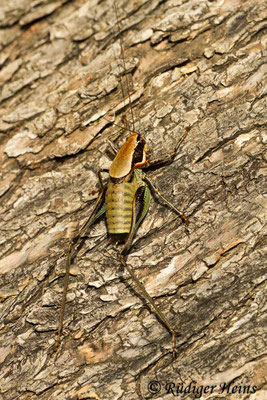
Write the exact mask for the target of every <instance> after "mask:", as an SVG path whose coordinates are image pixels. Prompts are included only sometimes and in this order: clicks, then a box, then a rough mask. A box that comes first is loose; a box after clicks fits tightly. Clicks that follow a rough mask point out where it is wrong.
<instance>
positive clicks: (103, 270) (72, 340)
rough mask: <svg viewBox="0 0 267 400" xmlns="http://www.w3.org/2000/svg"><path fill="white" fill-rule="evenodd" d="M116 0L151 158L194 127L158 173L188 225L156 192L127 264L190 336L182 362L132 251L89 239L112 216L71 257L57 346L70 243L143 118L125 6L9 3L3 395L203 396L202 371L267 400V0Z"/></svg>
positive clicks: (2, 20)
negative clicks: (127, 74)
mask: <svg viewBox="0 0 267 400" xmlns="http://www.w3.org/2000/svg"><path fill="white" fill-rule="evenodd" d="M264 3H265V4H264ZM117 7H118V12H119V19H120V20H121V23H122V30H123V31H124V33H123V36H124V46H125V49H126V61H127V69H129V70H130V71H131V73H132V75H133V87H132V99H133V101H134V114H135V117H136V120H137V122H136V127H135V129H136V130H137V131H139V132H140V133H141V134H142V135H143V136H144V137H145V138H146V140H147V142H148V144H149V147H150V149H151V155H150V158H151V159H153V158H157V157H160V156H164V155H166V154H169V153H171V152H172V151H173V150H174V149H175V148H176V146H177V144H178V143H179V140H180V138H181V137H182V135H183V134H184V132H186V131H187V129H188V128H190V130H189V131H188V134H187V136H186V138H185V139H184V141H183V142H182V143H181V145H180V147H179V149H178V151H177V154H176V157H175V159H174V161H173V162H172V163H171V164H170V165H163V166H162V167H161V168H159V169H157V170H153V171H150V173H149V176H150V178H151V180H152V181H153V182H154V184H155V185H157V187H158V188H159V189H160V190H161V192H162V193H163V194H164V195H165V196H166V197H167V198H168V199H169V200H170V201H172V202H173V203H174V204H175V205H176V206H177V207H178V208H180V209H182V210H183V211H184V212H185V214H186V215H187V216H188V217H189V218H190V225H189V227H188V230H187V229H186V227H185V226H184V225H183V224H182V223H181V221H180V219H179V218H177V217H176V216H175V215H174V214H173V213H172V212H171V211H169V210H168V209H166V208H164V207H163V206H162V205H160V204H159V203H157V202H153V203H152V205H151V207H150V211H149V213H148V215H147V218H146V220H145V222H144V223H143V224H142V226H141V228H140V229H139V232H138V235H137V238H136V241H135V246H134V247H133V248H132V252H131V255H130V256H129V259H128V262H129V264H130V265H131V266H132V268H133V269H134V270H135V272H136V274H137V275H138V276H139V278H140V280H142V282H143V283H144V285H145V287H146V289H147V291H148V292H149V293H150V294H151V296H153V297H154V299H155V301H156V303H157V304H158V307H159V308H160V309H161V310H162V311H163V312H164V313H165V315H166V316H167V317H168V319H169V320H170V322H171V324H172V325H173V327H175V329H176V330H177V332H179V335H178V336H177V351H178V357H177V359H176V360H175V361H173V360H172V356H171V354H170V335H169V333H168V331H166V329H165V328H164V326H162V325H161V324H160V323H159V321H158V320H157V319H156V317H155V316H154V314H152V313H151V312H150V311H149V309H148V308H147V306H146V305H145V302H144V300H143V299H142V298H141V297H140V296H139V295H138V294H137V292H136V290H135V287H134V285H133V284H132V283H131V281H130V279H129V278H128V275H127V273H126V272H125V271H123V270H122V268H121V266H120V264H119V262H118V260H117V255H116V251H115V250H114V249H112V248H111V247H110V246H108V245H107V243H104V244H102V245H101V246H100V247H99V248H97V249H93V250H92V251H89V249H90V248H92V246H93V243H94V241H95V240H96V239H97V238H98V237H99V235H102V234H103V233H104V232H105V230H106V227H105V224H104V223H103V222H102V223H100V224H99V225H97V226H96V227H95V228H94V229H93V231H92V232H91V233H90V235H91V236H93V239H88V240H86V242H85V244H84V246H83V247H82V249H81V250H80V252H79V254H78V255H77V257H76V259H75V262H74V264H73V266H72V270H71V272H72V276H71V280H70V287H69V292H68V303H67V310H66V314H65V325H64V337H63V341H62V344H61V346H60V349H59V351H58V353H57V354H56V355H55V354H52V355H51V348H52V346H53V344H54V341H55V330H56V328H57V325H58V314H59V304H60V300H61V293H62V286H63V273H64V269H65V261H66V252H67V249H68V244H69V240H70V239H71V238H73V237H74V235H75V232H76V231H77V229H78V228H79V226H81V224H82V223H83V222H84V221H85V220H86V219H87V217H88V215H89V213H90V210H91V209H92V207H93V201H94V200H95V198H96V196H97V191H98V189H99V184H98V179H97V171H98V169H99V168H107V167H108V166H109V163H110V158H109V157H108V152H109V150H110V148H109V145H108V139H110V140H112V141H115V143H116V145H117V146H120V145H121V143H122V142H123V141H124V140H125V137H127V135H128V133H127V132H125V131H123V130H122V129H120V127H118V126H116V125H115V124H117V125H119V126H122V125H123V122H122V121H121V119H122V118H121V117H122V115H123V113H124V112H125V111H127V115H128V112H129V107H127V106H125V103H123V101H122V95H121V90H120V87H119V86H120V85H119V71H120V69H119V66H118V63H119V62H118V54H119V51H120V50H119V35H118V28H117V27H116V15H115V12H114V8H113V6H112V1H100V0H88V1H86V0H75V1H66V0H54V1H53V0H51V1H48V0H43V1H41V0H18V1H10V0H1V5H0V26H1V29H0V46H1V54H0V63H1V71H0V82H1V86H2V88H1V93H0V99H1V109H0V118H1V120H0V130H1V144H0V157H1V166H2V168H1V182H0V195H1V204H0V212H1V221H0V223H1V238H0V243H1V260H0V273H1V291H0V294H1V300H2V303H1V339H0V340H1V344H0V346H1V347H0V362H1V371H0V384H1V389H0V390H1V394H0V399H1V400H7V399H8V400H10V399H39V400H40V399H42V400H44V399H62V400H63V399H64V400H65V399H101V400H109V399H113V400H114V399H127V400H133V399H139V398H140V399H141V398H144V399H149V398H153V399H172V398H174V397H177V398H184V399H189V398H195V397H200V392H199V395H198V394H197V393H196V392H195V393H193V386H194V385H193V384H191V388H188V389H187V391H189V389H191V390H190V393H187V394H185V393H183V394H181V393H178V392H177V388H180V390H181V389H182V386H181V385H180V386H178V384H179V383H183V384H184V388H185V386H186V385H189V384H190V382H192V381H195V382H196V383H195V385H196V386H197V388H198V389H199V391H200V390H201V389H200V387H201V385H203V386H206V387H207V385H217V386H216V387H215V388H214V391H213V393H212V389H211V388H208V389H206V391H207V392H206V394H204V393H203V394H202V398H205V399H218V398H220V399H226V398H227V399H228V398H229V399H231V400H233V399H239V400H240V399H251V400H255V399H256V400H259V399H262V400H263V399H266V398H267V390H266V376H267V358H266V329H265V328H266V275H267V274H266V268H265V266H264V262H263V260H264V256H263V252H264V241H263V237H264V236H263V231H264V197H263V181H264V180H263V174H264V133H265V130H266V127H264V123H265V122H266V118H265V114H266V107H265V92H266V80H265V81H264V73H266V68H265V65H264V52H265V51H266V50H265V49H266V36H264V19H266V2H265V1H264V0H250V1H244V0H221V1H219V0H218V1H208V0H202V1H200V0H170V1H160V0H151V1H148V0H147V1H145V0H138V1H130V0H127V1H118V2H117ZM114 55H116V57H115V56H114ZM109 121H111V122H109ZM265 138H266V136H265ZM151 381H157V382H158V383H157V382H156V383H155V382H154V383H152V384H150V383H149V382H151ZM172 382H173V384H174V385H176V386H173V385H169V384H170V383H172ZM223 383H225V384H229V383H231V385H230V386H229V387H228V390H227V389H225V390H223V387H222V386H220V385H222V384H223ZM166 385H167V386H166ZM235 385H236V386H237V389H235V388H234V386H235ZM244 385H247V387H244ZM264 385H265V386H264ZM248 386H250V387H248ZM253 386H254V388H253ZM255 388H256V389H255ZM171 389H172V391H173V392H172V391H171ZM168 391H169V393H168ZM243 392H245V393H243ZM254 392H255V393H254Z"/></svg>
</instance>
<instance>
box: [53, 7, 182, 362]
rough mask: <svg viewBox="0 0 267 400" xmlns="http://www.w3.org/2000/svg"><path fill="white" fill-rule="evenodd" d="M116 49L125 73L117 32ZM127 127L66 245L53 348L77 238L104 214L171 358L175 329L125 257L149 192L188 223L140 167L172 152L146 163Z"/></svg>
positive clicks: (142, 143)
mask: <svg viewBox="0 0 267 400" xmlns="http://www.w3.org/2000/svg"><path fill="white" fill-rule="evenodd" d="M114 9H115V13H116V18H117V26H118V30H119V31H120V25H119V19H118V12H117V8H116V5H115V4H114ZM120 52H121V59H122V62H123V65H124V72H125V71H126V68H125V57H124V50H123V43H122V38H121V35H120ZM125 78H126V86H127V92H128V100H129V106H130V110H131V114H132V120H133V127H134V119H133V107H132V103H131V96H130V91H129V86H130V85H129V81H128V77H127V74H126V73H125ZM127 130H128V131H130V132H131V134H130V136H129V137H128V139H127V140H126V142H125V143H124V144H123V145H122V147H121V148H120V150H119V151H118V152H117V155H116V157H115V159H114V160H113V162H112V164H111V166H110V169H109V179H108V182H107V184H105V185H103V184H102V179H100V183H101V186H102V189H101V192H100V194H99V196H98V199H97V201H96V203H95V206H94V208H93V211H92V213H91V215H90V217H89V218H88V220H87V221H86V223H85V224H84V225H83V227H82V228H81V230H80V232H79V234H78V236H77V237H76V238H74V239H73V240H72V241H71V243H70V245H69V250H68V256H67V262H66V273H65V280H64V290H63V296H62V303H61V309H60V318H59V326H58V332H57V339H56V344H55V347H54V350H57V349H58V347H59V344H60V340H61V334H62V330H63V319H64V311H65V305H66V296H67V288H68V281H69V272H70V266H71V264H72V263H73V261H74V257H75V255H76V252H77V249H78V248H79V247H80V243H81V240H82V239H83V238H84V237H85V236H86V235H87V234H88V231H89V229H90V227H91V226H92V225H93V224H94V223H95V222H96V221H97V220H99V219H100V218H101V217H104V215H105V216H106V221H107V228H108V235H109V237H110V238H111V239H112V241H113V242H116V243H124V245H123V248H122V250H121V252H120V255H119V259H120V262H121V264H122V265H123V266H124V268H125V269H126V270H127V271H128V273H129V274H130V276H131V278H132V280H133V281H134V283H135V284H136V286H137V288H138V290H139V291H140V293H141V294H142V296H143V298H144V299H145V300H146V301H147V303H148V305H149V306H150V308H151V310H152V311H153V312H154V313H155V314H156V315H157V317H158V319H159V321H160V322H161V323H162V324H163V325H164V326H165V328H166V329H167V330H168V331H169V333H170V334H171V337H172V354H173V357H175V353H176V333H177V332H175V329H174V328H173V327H172V325H171V324H170V322H169V321H168V319H167V318H166V317H165V315H164V314H163V313H162V312H161V310H160V309H159V308H158V306H157V305H156V304H155V302H154V300H153V298H152V297H151V296H150V295H149V294H148V292H147V291H146V289H145V287H144V285H143V284H142V283H141V282H140V281H139V279H138V278H137V276H136V275H135V273H134V271H133V270H132V268H131V267H130V266H129V265H128V263H127V256H128V254H129V251H130V247H131V245H132V242H133V239H134V236H135V233H136V231H137V229H138V227H139V225H140V224H141V222H142V221H143V219H144V218H145V216H146V214H147V211H148V209H149V204H150V199H151V192H152V193H154V194H155V195H156V196H157V197H158V198H159V200H160V201H161V203H163V204H164V205H165V206H167V207H169V208H170V209H171V210H172V211H173V212H175V213H176V214H177V215H179V216H180V217H181V219H182V220H183V222H185V223H186V224H188V219H187V218H186V216H185V215H184V214H183V213H182V212H181V211H180V210H179V209H178V208H177V207H175V206H174V205H173V204H172V203H170V202H169V201H168V200H167V199H166V198H165V197H163V196H162V194H161V193H160V192H159V191H158V190H157V189H156V188H155V186H154V185H153V184H152V182H151V181H150V179H149V178H148V177H147V175H146V174H145V173H144V171H143V170H142V169H141V168H142V167H143V168H144V167H146V166H149V165H153V166H155V165H156V164H157V163H159V164H161V165H162V162H163V161H164V162H166V161H170V160H172V159H173V155H171V156H168V157H167V158H165V159H161V160H157V161H156V162H155V161H154V162H149V161H148V160H147V151H148V146H147V144H146V142H145V140H144V139H143V138H142V137H141V135H140V134H139V133H137V132H135V129H133V130H129V129H127Z"/></svg>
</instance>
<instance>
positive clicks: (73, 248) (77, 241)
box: [53, 186, 106, 352]
mask: <svg viewBox="0 0 267 400" xmlns="http://www.w3.org/2000/svg"><path fill="white" fill-rule="evenodd" d="M105 194H106V186H104V187H103V188H102V190H101V193H100V194H99V196H98V198H97V200H96V203H95V206H94V208H93V211H92V213H91V215H90V217H89V218H88V220H87V221H86V222H85V224H84V225H83V226H82V228H81V229H80V231H79V233H78V235H77V236H76V237H75V238H74V239H73V240H72V241H71V242H70V245H69V249H68V255H67V261H66V270H65V278H64V288H63V294H62V300H61V306H60V314H59V324H58V330H57V338H56V343H55V345H54V348H53V352H56V351H57V350H58V348H59V345H60V340H61V335H62V330H63V321H64V312H65V307H66V299H67V290H68V284H69V276H70V266H71V264H72V261H73V258H74V257H75V255H76V253H77V251H78V250H79V248H80V247H81V245H82V243H83V241H84V240H85V236H86V234H87V233H88V229H89V228H90V227H91V226H92V225H93V224H94V223H95V222H96V221H97V220H98V219H99V218H100V217H101V216H103V215H104V213H105V211H106V205H105Z"/></svg>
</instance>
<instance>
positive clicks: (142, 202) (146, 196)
mask: <svg viewBox="0 0 267 400" xmlns="http://www.w3.org/2000/svg"><path fill="white" fill-rule="evenodd" d="M150 198H151V194H150V191H149V188H148V186H147V185H146V184H145V185H142V186H141V187H139V189H137V192H136V194H135V197H134V201H133V213H132V226H131V231H130V233H129V236H128V239H127V241H126V243H125V246H124V248H123V250H122V252H121V255H120V261H121V263H122V265H123V266H124V268H125V269H126V270H127V271H128V273H129V274H130V276H131V278H132V280H133V281H134V282H135V284H136V285H137V287H138V289H139V290H140V292H141V294H142V295H143V297H144V298H145V299H146V300H147V302H148V304H149V306H150V308H151V310H152V312H154V313H155V314H156V315H157V317H158V319H159V320H160V321H161V322H162V323H163V325H164V326H165V327H166V328H167V330H168V331H169V332H170V334H171V335H172V355H173V359H175V357H176V332H175V330H174V329H173V327H172V326H171V324H170V323H169V321H168V320H167V318H166V317H165V315H164V314H163V313H162V312H161V311H160V309H159V308H158V307H157V305H156V303H155V302H154V300H153V298H152V297H151V296H150V295H149V294H148V292H147V291H146V289H145V287H144V285H143V284H142V282H140V281H139V279H138V278H137V276H136V275H135V273H134V271H133V270H132V268H131V267H130V266H129V265H128V264H127V255H128V252H129V249H130V246H131V244H132V241H133V237H134V235H135V233H136V230H137V229H138V226H139V225H140V223H141V222H142V220H143V218H144V217H145V215H146V213H147V211H148V208H149V204H150Z"/></svg>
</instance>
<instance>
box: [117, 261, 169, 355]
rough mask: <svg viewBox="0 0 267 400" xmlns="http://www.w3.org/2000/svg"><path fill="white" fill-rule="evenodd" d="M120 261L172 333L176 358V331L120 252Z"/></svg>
mask: <svg viewBox="0 0 267 400" xmlns="http://www.w3.org/2000/svg"><path fill="white" fill-rule="evenodd" d="M120 261H121V263H122V265H123V266H124V268H125V269H126V270H127V271H128V273H129V274H130V276H131V278H132V280H133V281H134V282H135V283H136V285H137V287H138V288H139V290H140V292H141V293H142V295H143V297H144V298H145V299H146V300H147V302H148V303H149V306H150V308H151V310H152V312H153V311H154V313H155V314H156V315H157V317H158V318H159V320H160V321H161V322H162V323H163V325H164V326H165V327H166V328H167V329H168V331H169V332H170V334H171V335H172V356H173V359H175V358H176V332H175V330H174V329H173V328H172V326H171V324H170V323H169V321H168V320H167V318H166V317H165V315H164V314H163V313H162V312H161V311H160V309H159V308H158V307H157V305H156V304H155V302H154V300H153V298H152V297H151V296H150V295H149V294H148V292H147V291H146V289H145V287H144V285H143V284H142V282H140V281H139V279H138V278H137V276H136V275H135V273H134V272H133V270H132V268H131V267H130V266H129V265H128V264H127V256H125V255H123V254H121V255H120Z"/></svg>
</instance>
